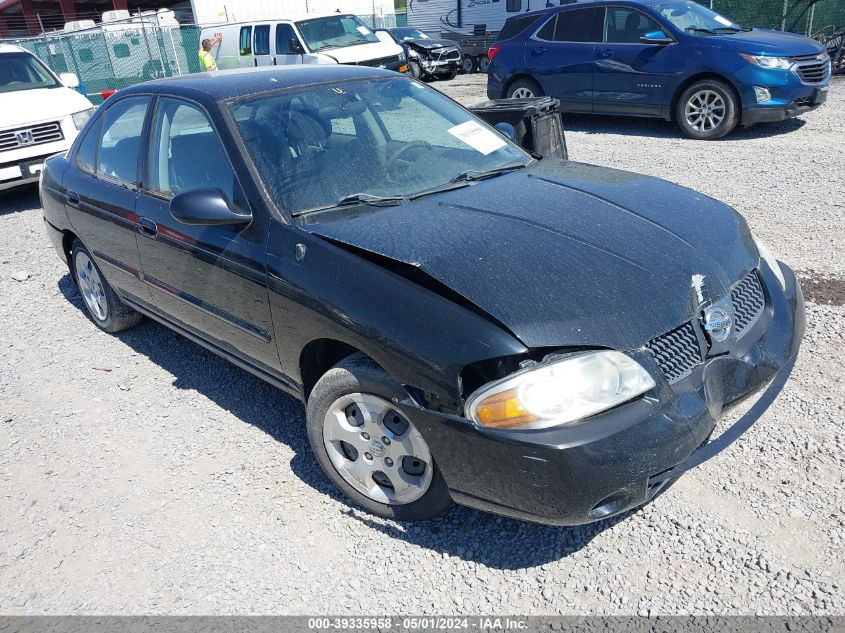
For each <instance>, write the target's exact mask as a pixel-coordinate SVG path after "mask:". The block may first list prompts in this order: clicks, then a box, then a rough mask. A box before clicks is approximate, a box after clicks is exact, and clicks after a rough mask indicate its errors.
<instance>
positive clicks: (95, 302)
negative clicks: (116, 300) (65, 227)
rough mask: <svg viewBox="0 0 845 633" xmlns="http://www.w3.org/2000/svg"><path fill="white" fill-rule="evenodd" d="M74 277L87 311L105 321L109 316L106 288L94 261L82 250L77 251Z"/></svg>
mask: <svg viewBox="0 0 845 633" xmlns="http://www.w3.org/2000/svg"><path fill="white" fill-rule="evenodd" d="M75 267H76V279H77V280H78V282H79V290H80V292H81V293H82V298H83V299H84V300H85V305H86V306H88V310H89V312H91V314H92V315H93V316H94V318H96V319H97V320H98V321H105V320H106V319H108V318H109V303H108V300H107V299H106V289H105V287H104V285H103V280H102V279H101V278H100V273H99V272H98V271H97V267H96V266H94V262H92V261H91V258H90V257H88V254H87V253H85V252H84V251H79V252H77V254H76V259H75Z"/></svg>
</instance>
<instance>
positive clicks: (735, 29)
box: [714, 26, 751, 33]
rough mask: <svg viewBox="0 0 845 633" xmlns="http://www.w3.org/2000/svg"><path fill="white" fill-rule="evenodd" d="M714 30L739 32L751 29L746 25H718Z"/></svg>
mask: <svg viewBox="0 0 845 633" xmlns="http://www.w3.org/2000/svg"><path fill="white" fill-rule="evenodd" d="M714 30H715V31H716V32H717V33H722V32H724V31H727V32H728V33H740V32H742V33H745V32H747V31H750V30H751V29H750V28H748V27H747V26H720V27H719V28H717V29H714Z"/></svg>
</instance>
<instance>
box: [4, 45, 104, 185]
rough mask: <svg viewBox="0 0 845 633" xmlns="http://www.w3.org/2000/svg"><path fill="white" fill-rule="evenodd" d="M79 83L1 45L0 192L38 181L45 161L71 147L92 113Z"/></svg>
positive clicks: (14, 48)
mask: <svg viewBox="0 0 845 633" xmlns="http://www.w3.org/2000/svg"><path fill="white" fill-rule="evenodd" d="M78 85H79V79H77V77H76V75H74V74H73V73H63V74H62V75H60V76H56V75H55V74H54V73H53V72H52V71H51V70H50V69H49V68H47V66H45V65H44V64H43V63H42V62H41V61H40V60H39V59H38V58H37V57H35V55H33V54H31V53H29V52H27V51H25V50H23V49H22V48H18V47H17V46H10V45H6V44H0V191H3V190H4V189H11V188H13V187H18V186H20V185H25V184H28V183H32V182H37V181H38V177H39V176H40V174H41V165H42V164H43V163H44V159H45V158H47V157H49V156H52V155H53V154H58V153H59V152H64V151H67V150H68V149H69V148H70V146H71V144H72V143H73V140H74V139H75V138H76V135H77V134H78V133H79V130H80V129H82V126H83V125H85V122H86V121H87V120H88V118H89V117H90V116H91V113H92V112H94V107H93V106H92V105H91V102H90V101H88V99H87V98H86V97H84V96H83V95H81V94H80V93H78V92H76V91H75V90H73V88H75V87H77V86H78Z"/></svg>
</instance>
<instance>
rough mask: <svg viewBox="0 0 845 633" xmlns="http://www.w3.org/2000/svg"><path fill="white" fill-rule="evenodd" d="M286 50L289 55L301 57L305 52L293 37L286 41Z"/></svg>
mask: <svg viewBox="0 0 845 633" xmlns="http://www.w3.org/2000/svg"><path fill="white" fill-rule="evenodd" d="M288 50H290V52H291V53H296V54H297V55H302V54H303V53H304V52H305V49H304V48H302V44H300V43H299V40H298V39H296V38H295V37H292V38H290V40H288Z"/></svg>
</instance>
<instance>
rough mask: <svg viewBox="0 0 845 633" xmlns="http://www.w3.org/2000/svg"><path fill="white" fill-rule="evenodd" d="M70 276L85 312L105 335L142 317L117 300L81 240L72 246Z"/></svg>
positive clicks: (135, 323)
mask: <svg viewBox="0 0 845 633" xmlns="http://www.w3.org/2000/svg"><path fill="white" fill-rule="evenodd" d="M70 261H71V273H72V274H73V279H74V281H76V286H77V288H79V293H80V294H81V295H82V302H83V303H84V304H85V311H86V312H87V313H88V316H89V318H90V319H91V320H92V321H93V322H94V325H96V326H97V327H98V328H100V329H101V330H103V331H105V332H111V333H114V332H120V331H121V330H126V329H128V328H131V327H132V326H134V325H137V324H138V322H139V321H140V320H141V319H142V318H143V317H142V315H141V314H140V313H139V312H136V311H135V310H133V309H132V308H130V307H129V306H128V305H126V304H125V303H123V301H121V300H120V297H118V296H117V293H115V291H114V290H112V287H111V286H110V285H109V282H108V281H106V278H105V277H104V276H103V273H102V272H100V268H99V267H98V266H97V264H96V263H95V262H94V258H93V257H92V256H91V253H89V252H88V249H86V248H85V246H84V245H83V244H82V242H81V241H79V240H78V239H77V240H74V241H73V246H71V259H70Z"/></svg>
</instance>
